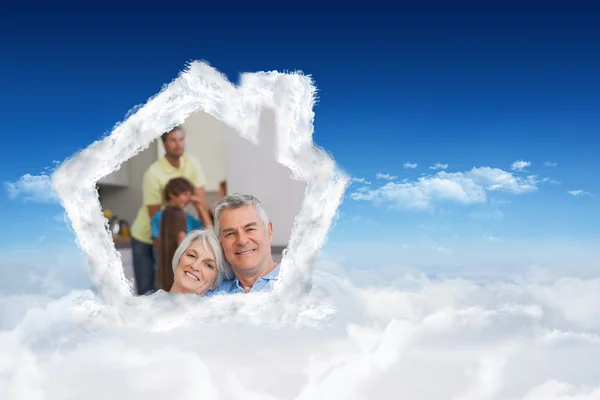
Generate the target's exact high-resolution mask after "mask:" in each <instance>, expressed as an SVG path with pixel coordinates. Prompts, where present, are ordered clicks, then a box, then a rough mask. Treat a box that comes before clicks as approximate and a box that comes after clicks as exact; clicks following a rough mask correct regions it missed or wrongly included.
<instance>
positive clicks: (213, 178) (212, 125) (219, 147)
mask: <svg viewBox="0 0 600 400" xmlns="http://www.w3.org/2000/svg"><path fill="white" fill-rule="evenodd" d="M182 127H183V129H184V131H185V133H186V136H185V152H186V153H189V154H191V155H193V156H195V157H196V158H197V159H198V161H199V162H200V165H202V169H203V170H204V174H205V175H206V186H205V190H206V191H214V192H218V191H219V184H220V183H221V181H223V180H225V179H226V178H227V174H226V161H225V154H226V140H225V137H226V135H227V133H228V132H234V130H233V129H232V128H230V127H229V126H227V125H226V124H224V123H223V122H221V121H219V120H217V119H216V118H214V117H213V116H211V115H209V114H207V113H205V112H204V111H196V112H195V113H193V114H192V115H190V116H189V117H188V118H187V119H186V120H185V122H184V123H183V124H182ZM157 150H158V157H162V156H163V155H164V154H165V149H164V147H163V145H162V142H161V143H160V144H159V145H158V148H157Z"/></svg>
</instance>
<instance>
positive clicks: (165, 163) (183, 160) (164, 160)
mask: <svg viewBox="0 0 600 400" xmlns="http://www.w3.org/2000/svg"><path fill="white" fill-rule="evenodd" d="M160 161H161V163H162V165H163V166H164V167H166V168H171V169H174V170H181V169H183V166H184V165H185V163H186V161H187V157H186V156H185V153H184V154H182V155H181V157H179V168H175V167H174V166H173V164H171V163H170V162H169V160H167V156H166V155H163V156H162V158H161V159H160Z"/></svg>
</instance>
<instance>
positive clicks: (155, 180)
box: [131, 154, 206, 244]
mask: <svg viewBox="0 0 600 400" xmlns="http://www.w3.org/2000/svg"><path fill="white" fill-rule="evenodd" d="M173 178H186V179H187V180H189V181H190V182H191V183H192V185H194V187H196V188H197V187H200V186H205V185H206V177H205V175H204V170H203V169H202V166H201V165H200V162H198V160H197V159H196V158H195V157H193V156H191V155H189V154H184V155H183V156H181V158H180V159H179V168H175V167H174V166H173V165H171V163H169V161H167V159H166V157H164V156H163V157H161V158H160V159H158V160H156V161H155V162H153V163H152V165H150V167H148V169H147V170H146V172H145V173H144V180H143V183H142V206H141V207H140V209H139V211H138V214H137V217H136V218H135V220H134V221H133V224H132V225H131V236H132V237H133V238H135V239H136V240H139V241H140V242H143V243H147V244H152V236H151V228H150V215H149V214H148V206H150V205H157V204H160V205H161V206H164V205H165V202H164V198H163V191H164V188H165V185H166V184H167V182H169V181H170V180H171V179H173Z"/></svg>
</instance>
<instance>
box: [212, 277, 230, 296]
mask: <svg viewBox="0 0 600 400" xmlns="http://www.w3.org/2000/svg"><path fill="white" fill-rule="evenodd" d="M234 288H235V279H231V280H223V281H222V282H221V283H220V284H219V286H217V287H216V288H214V289H213V290H211V291H209V292H207V293H206V295H207V296H215V295H218V294H230V293H231V292H232V290H233V289H234Z"/></svg>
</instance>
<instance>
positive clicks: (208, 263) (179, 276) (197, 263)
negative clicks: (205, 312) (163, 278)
mask: <svg viewBox="0 0 600 400" xmlns="http://www.w3.org/2000/svg"><path fill="white" fill-rule="evenodd" d="M217 273H218V271H217V263H216V260H215V254H214V252H213V251H212V250H211V249H210V247H209V248H208V249H206V248H204V245H203V244H202V241H201V240H194V241H193V242H192V244H190V247H188V248H187V250H186V251H185V252H184V253H183V255H182V256H181V259H180V260H179V264H178V265H177V269H176V270H175V281H176V282H177V283H178V284H179V286H180V287H181V289H182V290H183V292H184V293H194V294H198V295H201V294H204V293H205V292H206V291H207V290H209V289H213V288H214V284H215V282H216V280H217Z"/></svg>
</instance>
